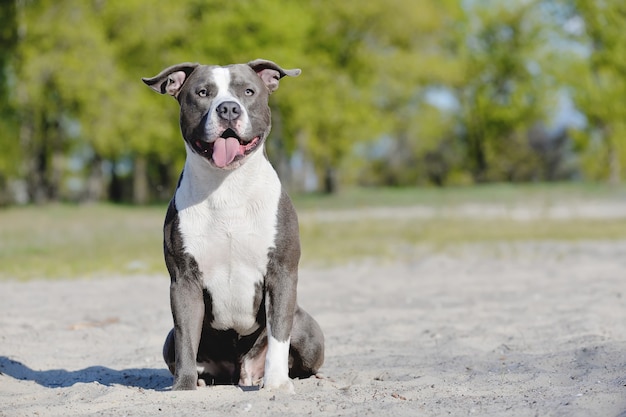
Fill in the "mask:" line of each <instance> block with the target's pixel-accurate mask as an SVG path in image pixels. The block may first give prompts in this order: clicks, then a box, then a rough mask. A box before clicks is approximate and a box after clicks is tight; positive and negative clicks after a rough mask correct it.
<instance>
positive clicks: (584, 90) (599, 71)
mask: <svg viewBox="0 0 626 417" xmlns="http://www.w3.org/2000/svg"><path fill="white" fill-rule="evenodd" d="M566 4H567V5H569V6H570V7H572V9H573V10H572V14H571V15H570V16H568V17H569V19H575V18H576V16H578V17H579V18H580V19H582V21H583V24H584V30H582V31H576V32H574V33H573V36H574V37H575V39H577V40H578V41H580V42H582V43H583V44H584V45H585V46H586V47H587V48H588V51H589V55H588V57H586V56H585V57H583V58H582V59H579V60H578V62H575V63H574V65H576V66H575V68H574V70H572V69H569V71H568V72H567V73H565V75H564V76H565V78H566V80H567V81H568V82H569V85H570V86H571V89H572V90H573V92H574V100H575V102H576V104H577V105H578V107H579V108H580V110H581V111H582V112H583V113H584V114H585V115H586V116H587V122H588V124H587V127H586V130H585V131H584V132H577V135H576V139H577V145H578V147H579V149H580V151H581V154H582V160H583V169H584V170H585V171H586V173H587V175H588V176H590V177H592V178H596V179H607V178H608V179H609V181H610V182H612V183H618V182H620V181H621V180H623V179H624V178H625V176H626V172H624V171H625V170H624V167H625V166H626V101H625V100H624V97H626V32H624V30H623V28H624V27H626V3H624V2H623V1H621V0H603V1H593V2H590V1H584V0H573V1H570V2H566Z"/></svg>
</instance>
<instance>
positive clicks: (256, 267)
mask: <svg viewBox="0 0 626 417" xmlns="http://www.w3.org/2000/svg"><path fill="white" fill-rule="evenodd" d="M272 173H273V171H272V172H271V173H269V174H268V176H267V177H266V178H262V181H261V182H260V183H259V184H258V186H257V187H253V188H250V187H248V188H245V189H243V190H242V189H237V188H236V187H230V188H229V185H228V184H224V185H222V186H220V188H219V189H218V190H216V191H215V192H213V193H212V194H211V195H210V196H209V197H208V198H207V199H205V200H203V201H201V202H199V203H197V204H195V205H189V206H187V207H185V208H184V209H182V210H179V212H178V216H179V230H180V234H181V237H182V239H183V246H184V248H185V251H186V252H187V253H189V254H190V255H192V256H193V258H194V259H195V261H196V262H197V264H198V267H199V269H200V272H201V274H202V279H203V282H204V286H205V288H206V289H207V291H208V292H209V294H210V298H211V304H212V305H211V308H212V315H213V318H214V319H213V322H212V323H211V325H212V327H214V328H216V329H220V330H226V329H235V330H236V331H237V332H238V333H239V334H249V333H251V332H253V331H254V330H256V328H257V323H256V316H257V310H258V307H259V303H260V301H261V297H262V289H263V279H264V277H265V274H266V271H267V263H268V259H269V251H270V249H271V248H272V247H273V246H274V241H275V237H276V225H277V210H278V201H279V199H280V192H281V191H280V183H279V182H278V179H277V178H276V176H275V173H274V174H273V175H271V174H272ZM183 179H184V177H183ZM184 198H185V183H184V181H183V183H181V188H179V191H178V192H177V195H176V202H177V206H179V199H180V200H182V199H184ZM181 203H182V201H181ZM181 206H183V207H184V206H185V204H181Z"/></svg>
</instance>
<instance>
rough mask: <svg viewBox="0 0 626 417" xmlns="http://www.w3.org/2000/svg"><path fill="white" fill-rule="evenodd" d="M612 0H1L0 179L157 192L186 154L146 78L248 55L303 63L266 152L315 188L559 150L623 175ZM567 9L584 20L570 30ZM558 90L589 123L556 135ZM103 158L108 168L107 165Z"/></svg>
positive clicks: (621, 66) (537, 164)
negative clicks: (309, 168)
mask: <svg viewBox="0 0 626 417" xmlns="http://www.w3.org/2000/svg"><path fill="white" fill-rule="evenodd" d="M622 3H623V2H620V1H618V0H605V1H599V2H588V1H582V0H580V1H579V0H559V1H556V2H554V1H547V0H532V1H522V0H516V1H512V2H501V1H496V0H489V1H481V2H459V1H455V0H445V1H436V0H422V1H418V2H416V1H413V0H385V1H382V0H375V1H367V2H363V1H360V0H345V1H332V0H313V1H310V2H293V1H288V0H254V1H245V2H244V1H241V2H238V1H233V2H218V1H216V0H185V1H173V0H166V1H162V2H158V3H154V4H153V3H148V2H145V0H107V1H100V0H88V1H84V2H70V1H52V0H41V1H10V2H4V3H3V4H2V6H1V7H2V14H1V15H0V19H1V20H0V40H1V41H2V44H1V45H2V46H1V47H0V129H1V130H0V131H1V133H0V146H1V147H2V150H3V152H2V153H1V154H0V190H6V189H7V187H8V184H9V180H12V179H24V180H25V181H26V183H27V184H28V191H29V194H30V198H31V200H34V201H46V200H56V199H60V198H64V197H67V196H68V195H69V194H68V192H67V191H66V190H67V189H68V188H67V179H68V178H69V177H70V176H72V177H73V179H74V180H76V179H78V183H79V184H83V188H87V187H86V186H85V184H87V183H91V182H93V181H96V182H98V181H99V182H100V185H99V187H96V189H98V188H99V189H101V190H102V189H105V188H106V186H107V183H108V185H109V186H110V189H111V194H110V196H109V197H110V198H113V195H114V194H115V195H118V194H120V195H134V196H135V197H133V198H132V199H133V200H134V201H141V202H146V201H149V200H150V198H149V197H148V198H146V197H141V196H142V195H143V196H146V195H149V194H152V199H154V198H159V199H160V198H163V195H167V194H168V193H167V192H159V193H157V192H155V191H154V190H171V189H172V188H173V186H174V184H175V181H176V177H177V172H178V171H179V170H180V168H181V165H182V161H183V158H184V149H183V147H182V146H181V139H180V134H179V128H178V116H177V113H178V107H177V105H176V103H175V102H174V101H173V100H171V99H169V98H167V97H165V98H164V97H157V96H155V95H154V93H153V92H151V91H150V90H149V89H147V88H145V86H144V85H143V84H142V83H141V82H140V78H141V77H142V76H152V75H154V74H156V73H157V72H159V71H160V70H161V69H163V68H164V67H166V66H169V65H173V64H176V63H179V62H184V61H196V62H202V63H208V64H211V63H214V64H228V63H233V62H247V61H249V60H251V59H254V58H267V59H271V60H274V61H276V62H278V63H279V64H281V65H283V66H285V67H292V68H296V67H297V68H302V70H303V73H302V75H301V76H300V77H299V78H297V79H289V80H285V81H284V83H283V86H281V89H280V90H279V91H278V92H277V93H276V94H275V95H274V96H273V97H272V99H271V107H272V110H273V113H274V122H275V125H274V130H273V132H272V137H271V139H270V141H269V145H268V148H269V149H268V151H269V154H270V158H271V159H272V160H273V161H274V162H275V163H276V165H277V166H278V167H279V168H280V169H284V170H286V171H285V172H281V174H284V175H285V176H286V177H289V176H290V175H289V172H287V171H289V167H290V160H291V158H293V157H294V155H297V156H298V157H302V158H304V160H305V161H306V162H307V163H310V164H312V165H313V168H314V170H315V172H316V176H317V178H318V184H319V185H318V188H325V189H326V190H327V191H332V190H335V189H336V188H337V186H338V184H339V183H343V184H346V185H350V184H354V183H364V184H395V185H414V184H427V183H433V184H437V185H447V184H460V183H468V182H482V181H503V180H504V181H529V180H538V179H539V180H541V179H554V178H564V177H563V175H565V174H562V173H563V172H565V171H563V170H560V171H559V169H557V168H558V167H557V168H555V166H556V165H558V164H560V163H562V161H564V160H568V161H575V162H574V163H573V164H572V166H573V167H574V168H572V169H573V170H574V171H577V172H578V173H579V174H580V176H582V177H583V178H587V179H599V180H604V179H607V178H610V179H612V181H614V182H617V181H619V180H621V179H623V178H624V176H625V175H626V174H625V172H626V169H623V167H624V166H625V164H626V145H625V143H626V140H625V139H624V137H625V135H626V104H625V102H624V100H623V97H624V96H625V94H626V81H625V79H624V76H623V75H624V73H625V71H626V52H624V51H626V35H624V33H626V32H624V30H623V27H624V26H625V24H626V21H625V20H626V17H625V16H626V11H625V10H624V7H625V6H624V5H623V4H622ZM576 19H579V20H578V21H579V22H580V24H579V26H581V27H583V30H578V31H572V30H571V29H568V27H570V26H571V24H570V23H571V22H572V21H574V22H576ZM580 50H583V51H584V52H582V53H580V52H577V51H580ZM563 92H566V93H567V94H569V95H570V96H571V97H572V98H573V99H574V101H575V103H576V106H577V108H578V109H579V110H580V111H581V112H582V113H583V114H584V115H585V116H586V120H587V124H586V125H585V126H584V127H582V128H581V129H579V131H577V132H572V133H571V134H570V135H568V134H567V132H565V133H563V137H564V138H565V139H563V141H561V142H559V143H560V145H558V146H556V145H554V146H556V147H554V146H553V145H551V143H553V142H554V138H551V137H550V134H551V133H550V132H548V130H549V129H548V128H546V126H548V125H549V124H550V119H551V118H552V117H553V115H554V114H555V110H554V107H555V106H556V103H557V100H556V97H557V96H558V95H559V94H563ZM442 97H443V98H444V99H445V100H446V102H445V103H444V104H441V102H439V103H437V102H436V99H441V98H442ZM537 132H540V134H537ZM550 146H553V147H552V148H550ZM383 148H384V149H383ZM381 149H382V151H381ZM77 161H78V162H77ZM109 166H111V167H118V168H117V169H115V168H112V169H109V170H108V171H107V172H102V169H103V167H109ZM119 167H122V168H124V167H130V170H126V171H124V170H123V169H121V168H119ZM291 169H292V171H294V172H291V176H294V177H297V176H298V175H299V174H300V173H298V172H297V167H295V168H293V167H292V168H291ZM568 172H570V171H568ZM550 173H551V174H550ZM555 173H557V174H555ZM558 173H561V174H558ZM558 175H561V177H559V176H558ZM296 183H298V182H297V181H295V182H294V184H296ZM116 187H117V188H120V187H121V188H122V189H126V188H129V187H131V188H132V191H131V192H126V191H124V190H121V191H120V190H119V189H118V190H117V191H115V189H116ZM146 187H148V189H146ZM64 193H65V194H64ZM2 194H3V193H2V192H1V191H0V202H1V201H3V197H2ZM5 194H6V193H5ZM83 194H84V195H86V196H85V198H92V199H94V198H96V199H97V198H102V195H103V192H100V193H98V192H95V193H94V194H93V195H91V196H89V195H88V194H89V193H88V192H83ZM104 194H106V193H104ZM157 194H158V196H157ZM79 195H80V193H79Z"/></svg>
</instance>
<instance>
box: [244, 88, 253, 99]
mask: <svg viewBox="0 0 626 417" xmlns="http://www.w3.org/2000/svg"><path fill="white" fill-rule="evenodd" d="M244 94H245V95H247V96H248V97H251V96H253V95H254V90H253V89H251V88H246V91H244Z"/></svg>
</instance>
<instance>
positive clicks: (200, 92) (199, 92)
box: [198, 88, 207, 97]
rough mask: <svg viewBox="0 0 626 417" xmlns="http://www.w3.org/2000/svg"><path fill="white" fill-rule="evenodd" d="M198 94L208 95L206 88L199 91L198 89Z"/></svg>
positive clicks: (201, 95)
mask: <svg viewBox="0 0 626 417" xmlns="http://www.w3.org/2000/svg"><path fill="white" fill-rule="evenodd" d="M198 95H199V96H200V97H206V95H207V91H206V88H203V89H202V90H199V91H198Z"/></svg>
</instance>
